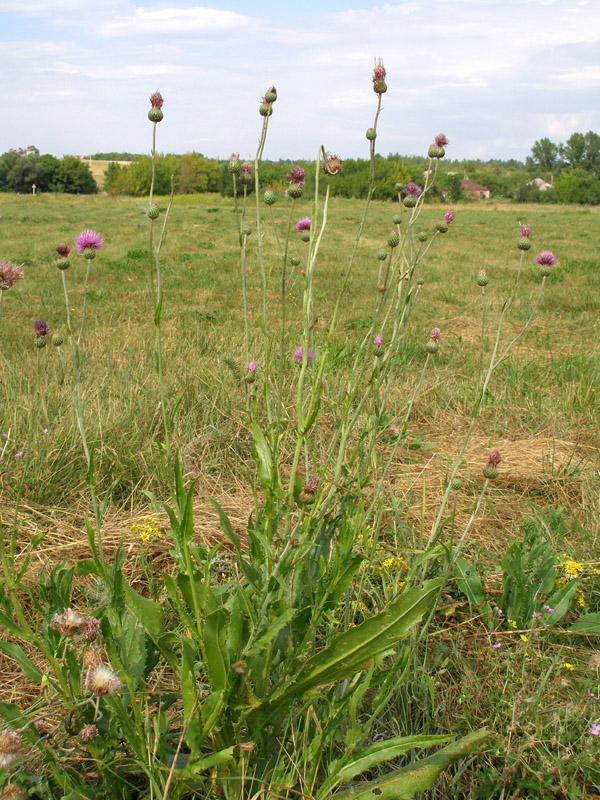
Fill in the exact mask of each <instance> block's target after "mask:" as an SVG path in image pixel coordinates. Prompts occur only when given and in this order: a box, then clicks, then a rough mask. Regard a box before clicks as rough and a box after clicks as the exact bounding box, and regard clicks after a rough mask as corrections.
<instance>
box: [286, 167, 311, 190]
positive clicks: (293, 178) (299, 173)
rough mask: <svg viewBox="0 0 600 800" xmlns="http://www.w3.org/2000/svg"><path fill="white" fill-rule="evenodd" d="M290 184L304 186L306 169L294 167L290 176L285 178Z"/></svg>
mask: <svg viewBox="0 0 600 800" xmlns="http://www.w3.org/2000/svg"><path fill="white" fill-rule="evenodd" d="M285 177H286V178H287V179H288V180H289V182H290V183H292V184H294V183H295V184H298V185H300V186H304V181H305V178H306V171H305V169H304V167H292V169H291V170H290V174H289V175H286V176H285Z"/></svg>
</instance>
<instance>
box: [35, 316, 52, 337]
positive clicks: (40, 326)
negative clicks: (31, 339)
mask: <svg viewBox="0 0 600 800" xmlns="http://www.w3.org/2000/svg"><path fill="white" fill-rule="evenodd" d="M33 332H34V333H35V338H36V339H41V337H42V336H48V334H49V333H50V326H49V325H48V323H47V322H46V320H45V319H36V321H35V322H34V323H33Z"/></svg>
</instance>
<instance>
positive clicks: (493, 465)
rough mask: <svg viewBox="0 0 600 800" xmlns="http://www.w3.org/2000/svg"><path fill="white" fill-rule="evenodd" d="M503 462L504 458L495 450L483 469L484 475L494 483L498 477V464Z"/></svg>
mask: <svg viewBox="0 0 600 800" xmlns="http://www.w3.org/2000/svg"><path fill="white" fill-rule="evenodd" d="M501 461H502V456H501V455H500V453H499V452H498V451H497V450H495V451H494V452H493V453H490V456H489V458H488V462H487V464H486V465H485V467H484V468H483V475H484V477H485V478H487V479H488V480H489V481H493V480H494V479H495V478H497V477H498V464H499V463H500V462H501Z"/></svg>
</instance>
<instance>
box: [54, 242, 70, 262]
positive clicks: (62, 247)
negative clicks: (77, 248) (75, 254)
mask: <svg viewBox="0 0 600 800" xmlns="http://www.w3.org/2000/svg"><path fill="white" fill-rule="evenodd" d="M56 252H57V253H58V255H59V256H60V257H61V258H66V257H67V256H68V255H69V253H70V252H71V248H70V247H69V245H68V244H67V243H66V242H61V243H60V244H59V245H57V247H56Z"/></svg>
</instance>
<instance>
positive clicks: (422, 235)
mask: <svg viewBox="0 0 600 800" xmlns="http://www.w3.org/2000/svg"><path fill="white" fill-rule="evenodd" d="M427 238H428V237H427V232H426V231H421V232H420V233H419V234H417V239H418V240H419V241H420V242H426V241H427Z"/></svg>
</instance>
